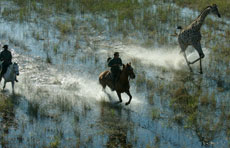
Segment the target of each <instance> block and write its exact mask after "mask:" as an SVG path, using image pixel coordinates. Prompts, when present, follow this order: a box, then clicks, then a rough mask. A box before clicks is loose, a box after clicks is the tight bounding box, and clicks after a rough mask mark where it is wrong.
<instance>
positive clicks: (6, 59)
mask: <svg viewBox="0 0 230 148" xmlns="http://www.w3.org/2000/svg"><path fill="white" fill-rule="evenodd" d="M2 48H3V49H4V50H3V51H2V52H1V53H0V61H3V63H2V71H1V74H0V82H1V80H2V77H3V75H4V74H5V73H6V71H7V68H8V67H9V65H11V64H12V54H11V52H10V51H9V50H8V45H4V46H3V47H2ZM15 81H16V82H18V80H17V79H16V78H15Z"/></svg>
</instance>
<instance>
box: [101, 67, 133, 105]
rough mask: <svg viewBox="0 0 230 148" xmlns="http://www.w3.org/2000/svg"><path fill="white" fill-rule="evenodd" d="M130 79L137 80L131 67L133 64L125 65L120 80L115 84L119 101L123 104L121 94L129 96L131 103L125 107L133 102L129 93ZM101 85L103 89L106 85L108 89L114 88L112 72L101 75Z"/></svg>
mask: <svg viewBox="0 0 230 148" xmlns="http://www.w3.org/2000/svg"><path fill="white" fill-rule="evenodd" d="M129 77H130V78H131V79H134V78H135V74H134V72H133V68H132V66H131V63H128V64H126V65H124V64H123V69H122V70H121V73H120V77H119V80H118V81H117V82H116V84H115V87H114V88H115V91H116V92H117V96H118V97H119V101H120V102H122V98H121V93H124V92H125V93H126V94H127V95H128V96H129V101H128V102H126V103H125V105H128V104H130V102H131V100H132V96H131V94H130V92H129V88H130V85H129ZM99 83H100V84H101V85H102V87H103V89H105V87H106V85H108V87H110V88H112V86H113V82H112V74H111V72H110V71H108V70H107V71H104V72H102V73H101V74H100V75H99Z"/></svg>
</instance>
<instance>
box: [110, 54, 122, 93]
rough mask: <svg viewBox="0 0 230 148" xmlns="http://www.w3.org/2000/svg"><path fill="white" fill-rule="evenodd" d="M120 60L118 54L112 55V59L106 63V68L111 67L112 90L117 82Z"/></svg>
mask: <svg viewBox="0 0 230 148" xmlns="http://www.w3.org/2000/svg"><path fill="white" fill-rule="evenodd" d="M122 65H123V64H122V60H121V59H120V58H119V52H115V53H114V58H113V59H111V60H110V61H109V63H108V66H109V67H111V72H112V77H113V90H114V89H115V83H116V81H117V80H118V78H119V76H120V73H121V69H120V66H122Z"/></svg>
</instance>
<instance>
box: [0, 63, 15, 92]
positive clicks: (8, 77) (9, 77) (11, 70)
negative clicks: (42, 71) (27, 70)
mask: <svg viewBox="0 0 230 148" xmlns="http://www.w3.org/2000/svg"><path fill="white" fill-rule="evenodd" d="M0 64H1V63H0ZM1 65H2V64H1ZM0 70H1V71H2V69H1V67H0ZM16 75H19V68H18V64H17V63H13V64H11V65H10V66H9V67H8V68H7V71H6V73H5V74H4V75H3V78H4V86H3V90H4V89H5V87H6V83H7V82H11V85H12V92H13V93H14V81H15V78H16Z"/></svg>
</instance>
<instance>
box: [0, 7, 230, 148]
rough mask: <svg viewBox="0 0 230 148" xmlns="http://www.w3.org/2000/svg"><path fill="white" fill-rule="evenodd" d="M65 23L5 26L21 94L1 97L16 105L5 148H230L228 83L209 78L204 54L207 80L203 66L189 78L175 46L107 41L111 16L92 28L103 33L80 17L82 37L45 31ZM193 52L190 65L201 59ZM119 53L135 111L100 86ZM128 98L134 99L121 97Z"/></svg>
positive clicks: (6, 121)
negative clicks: (129, 76) (128, 69)
mask: <svg viewBox="0 0 230 148" xmlns="http://www.w3.org/2000/svg"><path fill="white" fill-rule="evenodd" d="M2 4H5V5H6V7H8V5H7V4H9V3H2ZM151 8H152V9H156V8H155V5H154V6H152V7H151ZM154 11H155V10H154ZM182 11H186V9H183V10H182ZM189 14H190V12H189ZM195 14H196V13H195ZM195 14H194V15H195ZM63 16H65V17H64V19H68V17H70V16H68V14H64V15H57V16H55V17H51V18H48V19H47V20H41V21H38V23H36V22H33V21H32V22H23V23H19V22H17V21H16V22H15V21H8V20H4V19H3V22H2V23H1V24H0V30H1V31H2V36H1V38H0V39H1V43H2V44H6V43H7V44H9V45H10V48H11V50H12V52H13V57H14V61H17V62H18V63H19V66H20V76H19V77H18V79H19V83H16V86H15V92H16V94H15V95H11V86H10V84H7V88H6V91H3V92H1V94H2V95H3V97H6V99H4V98H3V100H5V103H6V102H8V103H9V104H10V105H8V107H7V108H4V109H3V110H0V112H1V115H0V124H1V125H2V126H1V127H2V128H1V130H0V132H1V135H2V136H1V137H0V139H1V147H14V146H15V144H18V145H20V147H55V146H59V147H154V146H156V147H175V148H176V147H228V145H229V138H228V133H227V132H228V131H229V127H228V123H229V119H228V118H229V111H228V109H227V108H228V107H229V100H228V99H227V98H229V96H230V94H229V93H228V89H229V88H228V87H227V85H228V81H224V82H223V81H221V78H222V77H224V76H223V75H220V73H217V74H214V73H213V71H214V70H213V71H212V70H211V68H210V67H214V66H215V67H216V66H217V65H212V64H213V63H211V62H210V61H211V60H212V59H211V57H212V56H211V54H212V52H211V50H210V49H209V48H208V47H204V49H203V50H204V53H205V55H206V56H205V59H204V60H203V70H204V74H203V75H199V74H197V73H198V72H199V64H198V63H197V64H194V65H192V67H193V69H194V71H195V72H194V74H191V73H189V69H188V68H187V65H186V63H185V60H184V57H183V56H182V55H180V54H179V51H180V49H179V47H178V46H177V45H176V46H171V45H170V44H168V45H167V44H166V46H164V47H162V46H161V47H158V46H154V47H148V48H147V47H143V46H141V45H139V44H133V42H135V41H136V40H139V38H138V37H137V38H135V37H133V38H132V37H130V38H131V39H130V40H131V41H130V42H128V41H127V42H126V41H125V40H123V41H122V39H121V36H123V35H121V33H116V34H114V36H112V37H111V36H110V33H109V31H110V29H108V28H109V26H108V24H109V23H108V22H109V21H108V19H107V18H104V17H103V16H100V17H98V18H97V19H98V20H97V21H98V22H96V23H98V24H101V25H102V26H106V27H105V30H104V32H100V31H98V30H100V29H98V28H97V29H95V28H93V27H92V24H91V23H90V22H91V21H92V22H94V21H95V18H94V16H95V15H93V14H85V15H84V16H82V15H78V14H77V15H76V17H75V18H76V19H77V20H79V22H78V24H77V28H78V29H77V31H74V33H76V34H68V35H65V36H64V37H63V36H61V33H60V31H59V30H58V29H57V28H56V27H54V25H53V24H50V25H49V23H50V22H49V21H51V22H55V21H57V20H58V19H63V18H62V17H63ZM47 24H48V25H47ZM115 24H116V23H115ZM115 24H113V25H114V26H116V25H115ZM82 28H85V29H82ZM37 32H38V33H39V35H38V36H37V35H36V33H37ZM142 33H143V32H142V31H140V34H141V35H139V36H144V33H143V34H142ZM164 33H167V32H164ZM75 35H76V36H75ZM62 37H63V38H64V39H62ZM126 39H127V38H126ZM143 39H144V40H145V38H144V37H143ZM76 42H77V43H78V45H79V46H80V47H79V48H77V49H76V48H75V46H76ZM172 42H173V41H172ZM141 43H142V41H140V44H141ZM55 46H58V49H57V51H56V50H54V48H55ZM189 50H190V52H188V53H187V55H188V58H189V60H191V61H192V60H194V59H196V58H197V56H198V55H197V53H196V51H194V50H192V49H189ZM114 51H119V52H120V55H121V57H122V59H123V63H128V62H132V65H133V67H134V71H135V73H136V75H137V78H136V79H135V80H130V83H131V89H130V91H131V94H132V96H133V99H132V102H131V104H130V105H129V106H125V105H124V103H121V104H117V103H116V102H117V101H118V98H117V96H116V93H115V92H112V91H111V90H110V89H109V88H106V90H105V91H102V87H101V86H100V85H99V83H98V75H99V74H100V72H102V71H104V70H107V69H108V67H107V65H106V59H107V57H108V56H112V55H113V52H114ZM47 55H48V56H47ZM49 58H50V60H51V64H48V63H47V59H49ZM220 66H223V67H224V66H225V65H220ZM206 96H207V97H208V99H206V98H205V97H206ZM122 98H123V102H126V101H128V96H126V95H125V94H122ZM186 98H188V100H186ZM7 100H8V101H7ZM190 101H192V103H191V102H190ZM5 110H7V111H5ZM226 131H227V132H226Z"/></svg>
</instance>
